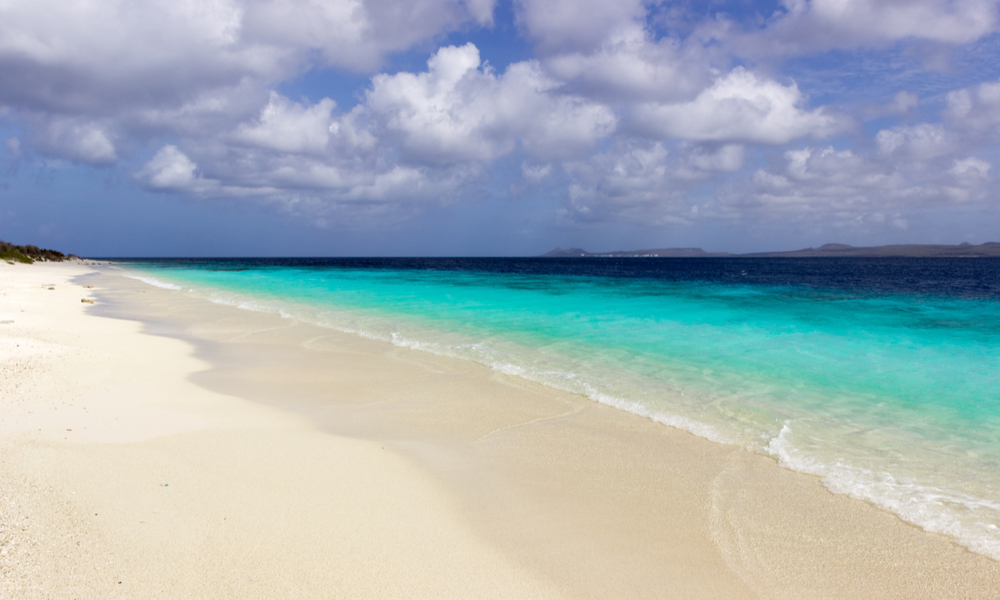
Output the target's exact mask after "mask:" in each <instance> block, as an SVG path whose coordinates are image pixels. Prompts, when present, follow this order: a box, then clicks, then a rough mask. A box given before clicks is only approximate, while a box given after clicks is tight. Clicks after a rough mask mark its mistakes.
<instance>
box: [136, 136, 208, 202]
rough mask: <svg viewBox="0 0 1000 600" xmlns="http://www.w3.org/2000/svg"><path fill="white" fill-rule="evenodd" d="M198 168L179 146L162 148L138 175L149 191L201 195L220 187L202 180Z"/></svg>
mask: <svg viewBox="0 0 1000 600" xmlns="http://www.w3.org/2000/svg"><path fill="white" fill-rule="evenodd" d="M197 168H198V166H197V165H195V163H194V162H193V161H192V160H191V159H190V158H188V157H187V156H186V155H185V154H184V153H183V152H181V151H180V150H178V149H177V146H172V145H167V146H164V147H163V148H160V150H159V152H157V153H156V154H155V155H154V156H153V158H151V159H150V160H149V162H147V163H146V164H145V166H143V168H142V170H141V171H139V172H138V173H136V177H137V178H138V179H139V180H140V181H141V182H142V183H143V184H144V185H145V186H146V187H148V188H149V189H152V190H156V191H165V192H194V193H200V192H205V191H209V190H211V189H214V188H217V187H218V182H217V181H210V180H205V179H202V178H201V176H200V175H197V174H196V173H195V171H196V170H197Z"/></svg>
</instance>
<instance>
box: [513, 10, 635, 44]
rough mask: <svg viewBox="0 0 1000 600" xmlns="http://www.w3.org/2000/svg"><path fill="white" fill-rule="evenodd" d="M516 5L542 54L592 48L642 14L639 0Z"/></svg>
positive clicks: (520, 20) (520, 16)
mask: <svg viewBox="0 0 1000 600" xmlns="http://www.w3.org/2000/svg"><path fill="white" fill-rule="evenodd" d="M516 7H517V16H518V21H519V22H520V23H521V25H522V26H523V27H524V28H525V29H526V30H527V32H528V35H529V36H530V37H531V38H532V39H533V40H535V42H536V43H537V44H538V47H539V49H540V50H541V52H542V53H543V54H555V53H562V52H578V51H583V52H587V51H589V50H593V49H595V48H598V47H600V46H601V45H603V43H604V41H605V40H607V39H608V38H609V37H611V36H612V34H614V33H616V32H617V31H618V30H620V29H623V28H629V27H631V26H632V25H633V24H634V23H636V22H637V21H640V22H641V21H642V20H643V19H644V18H645V15H646V9H645V6H644V2H643V0H620V1H618V2H605V1H604V0H517V2H516Z"/></svg>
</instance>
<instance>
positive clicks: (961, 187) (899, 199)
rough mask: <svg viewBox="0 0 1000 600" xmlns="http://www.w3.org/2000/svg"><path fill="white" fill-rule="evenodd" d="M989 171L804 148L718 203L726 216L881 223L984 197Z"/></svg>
mask: <svg viewBox="0 0 1000 600" xmlns="http://www.w3.org/2000/svg"><path fill="white" fill-rule="evenodd" d="M990 169H991V165H990V164H989V163H988V162H986V161H984V160H981V159H979V158H976V157H968V158H965V159H962V160H954V161H951V162H950V163H944V164H941V165H938V164H936V163H935V164H932V165H929V166H928V165H924V166H923V167H922V168H919V169H911V170H907V169H905V168H900V167H899V166H897V165H894V164H892V163H890V162H887V161H884V160H879V159H877V158H875V157H868V156H863V155H859V154H857V153H855V152H853V151H851V150H835V149H833V148H830V147H827V148H812V147H807V148H802V149H799V150H790V151H788V152H786V153H785V155H784V166H783V168H780V169H758V170H757V171H756V172H754V174H753V176H752V178H751V181H750V182H748V183H749V184H750V185H748V186H747V187H746V189H742V188H741V189H736V188H733V189H730V190H729V191H727V192H726V193H725V194H724V197H723V198H722V199H721V200H722V203H721V204H722V205H723V206H724V210H725V211H728V212H729V214H730V215H743V216H747V215H753V214H758V215H769V216H770V217H789V218H794V219H808V220H813V221H820V220H827V221H828V222H830V223H832V224H836V223H840V224H846V223H852V222H855V223H861V222H878V223H883V222H889V221H887V220H886V219H887V217H886V215H889V214H896V215H899V214H901V213H904V212H905V211H909V210H918V209H921V208H925V207H928V206H935V205H941V204H949V203H956V202H968V201H977V200H983V199H985V198H986V193H987V190H988V182H989V171H990ZM901 223H903V221H899V222H898V223H897V225H899V224H901Z"/></svg>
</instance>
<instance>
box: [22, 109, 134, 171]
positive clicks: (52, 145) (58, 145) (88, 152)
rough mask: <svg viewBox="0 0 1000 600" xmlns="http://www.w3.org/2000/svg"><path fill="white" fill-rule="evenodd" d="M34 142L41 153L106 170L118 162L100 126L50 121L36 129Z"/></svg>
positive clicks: (61, 120) (87, 123)
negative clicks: (103, 167) (108, 166)
mask: <svg viewBox="0 0 1000 600" xmlns="http://www.w3.org/2000/svg"><path fill="white" fill-rule="evenodd" d="M33 141H34V144H35V146H36V147H37V148H39V149H40V150H41V151H42V152H44V153H46V154H48V155H50V156H55V157H58V158H62V159H65V160H70V161H73V162H81V163H85V164H88V165H92V166H106V165H109V164H112V163H114V162H115V161H116V160H117V159H118V156H117V154H116V152H115V145H114V143H113V142H112V141H111V138H110V136H109V134H108V132H107V131H105V128H104V127H103V126H102V125H101V124H98V123H93V122H81V121H79V120H77V119H68V118H57V119H51V120H49V121H48V122H42V123H40V124H39V125H38V126H37V128H36V130H35V135H34V140H33Z"/></svg>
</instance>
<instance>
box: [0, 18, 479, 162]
mask: <svg viewBox="0 0 1000 600" xmlns="http://www.w3.org/2000/svg"><path fill="white" fill-rule="evenodd" d="M493 5H494V0H420V1H416V2H413V1H409V2H404V1H402V0H329V1H325V0H324V1H320V0H149V1H145V2H121V1H120V0H92V1H88V2H59V1H56V0H6V1H5V2H2V3H0V72H2V73H4V77H3V78H0V112H8V113H9V114H18V115H22V118H24V119H25V120H27V121H31V122H32V123H37V122H45V121H49V120H52V119H63V120H72V121H74V122H101V123H110V124H111V125H112V127H111V128H110V129H104V130H103V135H104V140H103V141H102V140H100V139H98V138H99V136H100V132H96V133H95V132H91V133H92V135H90V139H89V142H88V141H87V140H84V139H82V137H86V136H85V135H84V133H79V134H74V135H68V134H67V135H65V136H62V137H59V136H53V135H49V134H44V133H39V134H37V135H29V136H27V139H28V140H35V139H36V138H37V139H40V140H43V141H45V140H48V142H50V143H42V144H41V145H40V146H39V148H38V150H39V151H40V152H41V153H43V154H48V155H51V156H57V157H60V158H65V157H70V158H71V159H72V160H80V161H84V162H90V163H94V164H98V163H99V164H106V163H107V162H108V161H113V160H115V158H116V157H117V154H115V153H114V152H110V151H108V148H109V147H113V144H112V145H109V144H110V143H111V141H112V139H113V138H112V137H111V136H110V135H109V134H108V131H115V132H117V133H119V134H124V135H138V136H145V135H149V134H150V133H151V131H150V130H151V129H153V130H155V133H157V134H167V135H183V134H186V133H187V132H189V131H192V130H200V131H202V132H205V129H206V128H209V129H212V130H214V132H215V133H222V132H223V130H225V129H228V128H230V127H231V126H232V125H233V123H234V122H240V121H243V120H245V119H246V118H247V117H248V116H249V115H250V114H252V113H254V112H256V111H257V110H259V109H260V104H259V102H260V99H261V98H263V99H264V101H266V99H267V96H268V92H269V90H270V89H272V88H273V87H274V86H275V85H276V84H277V83H279V82H282V81H286V80H288V79H291V78H294V77H297V76H299V75H301V74H302V73H303V72H306V71H308V70H309V69H311V68H324V67H328V66H331V65H333V66H337V67H342V68H347V69H352V70H360V71H364V70H372V69H375V68H377V67H378V66H379V65H380V64H381V63H382V61H383V59H384V57H385V56H386V55H387V54H389V53H392V52H397V51H401V50H406V49H408V48H410V47H412V46H414V45H416V44H420V43H423V42H425V41H426V40H429V39H432V38H433V37H435V36H437V35H439V34H441V33H443V32H447V31H452V30H455V29H456V28H460V27H462V26H463V24H466V23H470V22H471V23H477V24H481V25H488V24H490V23H491V22H492V9H493ZM220 105H223V106H220ZM288 108H292V107H288ZM290 117H291V115H290V114H285V115H282V116H281V118H282V119H284V122H285V124H286V125H287V124H288V123H287V120H288V118H290ZM260 125H261V127H266V126H267V125H266V124H265V123H263V122H262V123H261V124H260ZM242 133H243V135H244V137H245V140H248V141H249V140H251V139H252V138H253V136H254V133H253V131H251V130H247V131H244V132H242ZM258 133H260V134H264V133H265V129H259V130H258ZM287 133H289V132H288V131H285V132H284V134H287ZM247 136H248V137H247ZM256 139H257V140H258V141H260V138H259V137H258V138H256ZM59 140H65V141H66V143H68V144H70V145H69V146H67V147H64V148H61V147H60V146H59V145H58V144H57V143H55V142H57V141H59ZM105 142H107V143H105ZM275 143H279V144H280V143H285V144H288V143H304V144H306V145H307V146H309V148H313V149H314V148H315V147H316V144H317V143H318V141H317V139H311V140H309V141H306V140H302V139H299V140H297V141H296V142H292V141H290V140H288V139H287V138H286V139H284V140H283V141H276V142H275ZM88 144H89V145H88ZM102 145H103V146H104V148H103V149H102V148H100V147H99V146H102ZM84 146H87V147H84Z"/></svg>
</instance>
